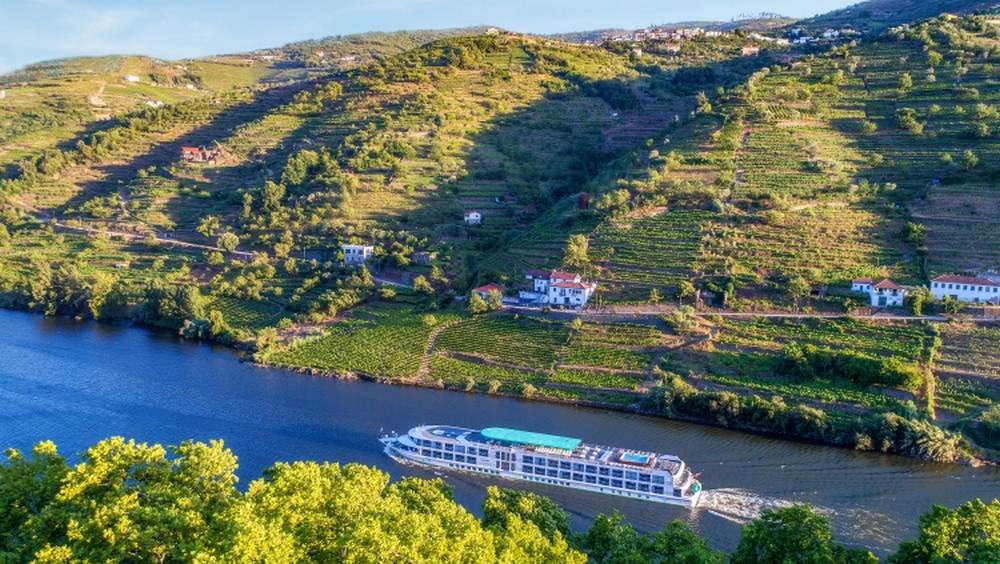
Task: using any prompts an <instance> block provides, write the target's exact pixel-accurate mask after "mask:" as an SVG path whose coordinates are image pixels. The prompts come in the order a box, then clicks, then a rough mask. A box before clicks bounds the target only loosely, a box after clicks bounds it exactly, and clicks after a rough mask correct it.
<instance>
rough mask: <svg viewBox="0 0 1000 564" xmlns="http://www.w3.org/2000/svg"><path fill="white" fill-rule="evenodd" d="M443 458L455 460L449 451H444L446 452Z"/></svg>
mask: <svg viewBox="0 0 1000 564" xmlns="http://www.w3.org/2000/svg"><path fill="white" fill-rule="evenodd" d="M444 459H445V460H455V455H454V454H452V453H450V452H446V453H444Z"/></svg>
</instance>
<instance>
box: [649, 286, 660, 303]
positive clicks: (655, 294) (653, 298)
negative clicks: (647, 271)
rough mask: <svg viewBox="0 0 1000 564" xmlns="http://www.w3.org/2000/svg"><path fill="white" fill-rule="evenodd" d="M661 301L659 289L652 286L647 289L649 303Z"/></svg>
mask: <svg viewBox="0 0 1000 564" xmlns="http://www.w3.org/2000/svg"><path fill="white" fill-rule="evenodd" d="M662 301H663V296H661V295H660V291H659V290H657V289H656V288H653V289H652V290H650V291H649V303H651V304H653V305H656V304H658V303H660V302H662Z"/></svg>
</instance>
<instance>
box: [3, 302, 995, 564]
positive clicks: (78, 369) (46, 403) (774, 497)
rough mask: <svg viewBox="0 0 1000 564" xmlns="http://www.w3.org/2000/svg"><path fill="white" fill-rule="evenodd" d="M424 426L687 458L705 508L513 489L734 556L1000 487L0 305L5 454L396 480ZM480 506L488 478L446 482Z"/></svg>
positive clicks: (946, 471) (896, 524)
mask: <svg viewBox="0 0 1000 564" xmlns="http://www.w3.org/2000/svg"><path fill="white" fill-rule="evenodd" d="M421 423H446V424H454V425H459V426H464V427H474V428H481V427H488V426H505V427H514V428H518V429H525V430H530V431H538V432H545V433H554V434H559V435H566V436H570V437H579V438H582V439H583V440H585V441H587V442H596V443H601V444H610V445H616V446H622V447H627V448H634V449H636V450H642V451H654V452H664V453H670V454H676V455H678V456H680V457H682V458H683V459H684V460H685V461H687V462H688V463H689V464H690V465H691V466H692V467H693V468H694V470H695V471H699V472H701V477H700V479H701V481H702V483H703V484H704V485H705V488H706V492H705V498H706V500H707V501H706V505H707V506H708V507H706V508H700V509H698V510H696V511H689V510H687V509H683V508H678V507H672V506H664V505H658V504H653V503H649V502H642V501H638V500H628V499H624V498H617V497H610V496H605V495H601V494H592V493H585V492H577V491H572V490H566V489H562V488H557V487H552V486H544V485H540V484H520V483H518V484H516V485H517V487H524V488H526V489H531V490H533V491H538V492H541V493H544V494H545V495H549V496H551V497H552V498H553V499H555V500H556V501H557V502H559V503H560V504H562V505H563V506H564V507H566V508H567V510H568V511H570V512H571V515H572V516H573V517H574V524H575V525H576V526H578V527H582V526H585V525H586V523H587V522H588V520H589V519H590V518H592V517H593V516H594V515H596V514H598V513H601V512H607V511H610V510H611V509H618V510H620V511H622V512H623V513H624V514H625V515H626V517H628V518H629V519H630V520H631V521H632V522H633V523H634V524H636V526H637V527H639V528H640V529H642V530H644V531H651V530H655V529H658V528H660V527H662V526H663V525H664V524H665V523H666V522H667V521H669V520H671V519H674V518H684V519H687V520H689V521H690V522H691V523H692V524H693V525H694V526H695V527H696V528H697V529H698V530H699V531H700V532H701V533H702V534H704V535H706V536H707V537H708V538H709V539H710V541H711V543H712V544H713V545H715V546H717V547H720V548H726V549H731V548H732V547H733V546H734V545H735V543H736V540H737V538H738V535H739V525H738V524H737V523H738V522H739V520H740V519H739V518H741V517H747V516H751V515H752V514H753V513H754V511H755V510H757V509H759V507H760V506H762V505H764V506H766V505H770V504H780V503H784V502H792V501H795V502H808V503H811V504H814V505H817V506H819V507H821V508H823V510H824V511H826V512H827V514H828V515H829V516H830V518H831V520H832V522H833V525H834V529H835V533H836V534H837V537H838V538H839V539H840V540H843V541H850V542H851V543H852V544H859V545H863V546H868V547H870V548H873V549H875V550H876V551H880V552H884V551H885V550H886V549H888V548H891V547H894V546H895V545H896V544H897V543H898V541H899V540H901V539H903V538H906V537H909V536H911V535H912V534H913V531H914V527H915V524H916V519H917V516H918V515H919V514H921V513H923V512H925V511H927V510H928V509H929V508H930V506H931V504H933V503H943V504H948V505H954V504H957V503H960V502H962V501H965V500H968V499H971V498H974V497H982V498H987V497H989V498H992V497H995V496H996V495H997V492H1000V473H998V472H997V471H996V470H994V469H985V470H977V469H971V468H965V467H957V466H945V465H934V464H925V463H921V462H917V461H913V460H909V459H905V458H900V457H894V456H886V455H878V454H871V453H857V452H852V451H849V450H841V449H834V448H829V447H821V446H815V445H804V444H797V443H793V442H788V441H782V440H778V439H773V438H768V437H760V436H754V435H749V434H744V433H737V432H732V431H726V430H723V429H717V428H713V427H706V426H700V425H693V424H686V423H679V422H673V421H667V420H662V419H655V418H649V417H642V416H637V415H632V414H625V413H614V412H604V411H599V410H593V409H582V408H574V407H569V406H562V405H551V404H544V403H538V402H528V401H521V400H515V399H507V398H496V397H490V396H486V395H472V394H463V393H457V392H445V391H438V390H428V389H418V388H406V387H394V386H385V385H379V384H371V383H366V382H349V381H338V380H333V379H328V378H320V377H310V376H303V375H300V374H295V373H290V372H287V371H283V370H275V369H262V368H257V367H254V366H251V365H248V364H245V363H241V362H240V361H239V359H238V358H237V357H236V356H235V355H234V354H233V353H232V352H230V351H229V350H227V349H223V348H217V347H211V346H208V345H204V344H196V343H191V342H186V341H182V340H179V339H177V338H176V337H175V336H173V335H172V334H168V333H163V332H153V331H148V330H145V329H141V328H127V327H120V326H111V325H106V324H99V323H93V322H77V321H72V320H68V319H52V318H43V317H40V316H35V315H30V314H25V313H20V312H11V311H3V310H0V448H7V447H15V448H19V449H24V450H26V449H30V447H31V445H32V444H34V443H35V442H37V441H40V440H45V439H50V440H53V441H55V442H56V444H57V445H59V447H60V449H61V451H62V452H63V453H64V454H67V455H70V456H71V457H74V456H75V455H76V454H77V453H79V452H81V451H82V450H83V449H85V448H86V447H87V446H89V445H91V444H93V443H94V442H96V441H98V440H100V439H102V438H105V437H108V436H111V435H122V436H125V437H130V438H135V439H138V440H141V441H148V442H159V443H164V444H177V443H179V442H181V441H183V440H185V439H198V440H209V439H216V438H218V439H222V440H224V441H225V444H226V445H227V446H228V447H229V448H231V449H232V450H233V451H234V452H235V453H236V454H237V455H238V456H239V459H240V468H239V475H240V477H241V480H242V482H241V483H242V484H243V485H245V484H246V483H247V482H248V481H249V480H252V479H254V478H256V477H258V476H259V475H260V473H261V471H262V470H263V469H264V468H266V467H267V466H269V465H270V464H272V463H273V462H275V461H279V460H300V459H310V460H327V461H336V462H341V463H348V462H359V463H363V464H370V465H376V466H379V467H381V468H383V469H385V470H386V471H388V472H390V473H391V474H392V475H393V476H397V477H398V476H401V475H411V474H412V475H420V476H425V477H426V476H432V475H431V474H429V473H427V472H425V471H421V470H418V469H414V468H409V467H403V466H400V465H398V464H396V463H394V462H392V461H391V460H389V459H387V458H386V457H385V456H384V455H383V454H382V452H381V446H380V444H379V443H378V441H377V438H378V435H379V433H380V431H381V430H384V431H391V430H395V431H400V432H402V431H404V430H406V429H408V428H410V427H412V426H414V425H417V424H421ZM446 479H447V481H448V483H449V484H450V485H451V486H452V487H453V488H454V490H455V496H456V499H457V500H458V501H459V502H461V503H463V504H465V505H467V506H468V507H470V508H472V509H473V510H475V509H476V508H477V507H478V505H479V503H480V502H481V500H482V496H483V490H484V487H485V486H486V485H488V484H491V483H499V484H506V485H512V484H511V483H505V482H495V481H491V480H489V479H487V478H483V477H466V476H447V477H446Z"/></svg>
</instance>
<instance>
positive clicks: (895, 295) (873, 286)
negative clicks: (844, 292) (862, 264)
mask: <svg viewBox="0 0 1000 564" xmlns="http://www.w3.org/2000/svg"><path fill="white" fill-rule="evenodd" d="M851 290H853V291H855V292H862V293H864V294H868V303H869V304H870V305H871V306H872V307H901V306H902V305H903V300H904V299H905V298H906V288H904V287H903V286H900V285H899V284H896V283H895V282H893V281H892V280H889V279H887V278H886V279H883V280H882V281H880V282H878V283H874V282H873V281H872V279H871V278H858V279H856V280H854V281H852V282H851Z"/></svg>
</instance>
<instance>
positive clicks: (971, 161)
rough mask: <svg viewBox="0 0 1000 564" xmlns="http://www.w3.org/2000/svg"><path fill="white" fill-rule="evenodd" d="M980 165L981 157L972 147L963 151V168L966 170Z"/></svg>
mask: <svg viewBox="0 0 1000 564" xmlns="http://www.w3.org/2000/svg"><path fill="white" fill-rule="evenodd" d="M978 165H979V157H977V156H976V154H975V153H974V152H972V149H966V150H965V152H963V153H962V168H964V169H965V170H972V169H974V168H976V166H978Z"/></svg>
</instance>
